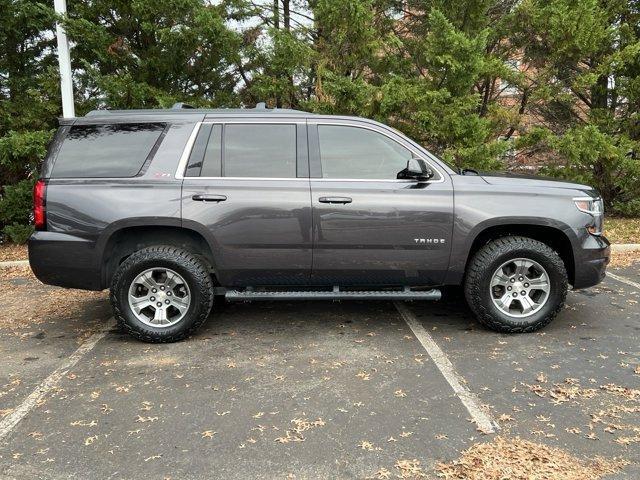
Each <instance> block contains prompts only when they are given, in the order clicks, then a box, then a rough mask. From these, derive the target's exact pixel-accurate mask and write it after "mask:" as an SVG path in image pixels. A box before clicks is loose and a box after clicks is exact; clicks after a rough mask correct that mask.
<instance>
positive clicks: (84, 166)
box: [51, 123, 164, 178]
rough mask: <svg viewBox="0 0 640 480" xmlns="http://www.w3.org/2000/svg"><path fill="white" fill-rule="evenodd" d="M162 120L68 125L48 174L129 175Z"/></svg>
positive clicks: (150, 145) (153, 139) (152, 142)
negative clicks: (137, 122) (116, 123)
mask: <svg viewBox="0 0 640 480" xmlns="http://www.w3.org/2000/svg"><path fill="white" fill-rule="evenodd" d="M163 129H164V124H158V123H152V124H150V123H145V124H121V125H82V126H74V127H71V129H70V130H69V133H68V134H67V136H66V138H65V140H64V142H63V144H62V146H61V147H60V151H59V152H58V156H57V158H56V160H55V163H54V165H53V172H52V173H51V176H52V177H82V178H86V177H133V176H135V175H136V174H137V173H138V172H139V171H140V169H141V168H142V165H143V164H144V161H145V160H146V159H147V156H148V155H149V153H150V152H151V149H152V148H153V146H154V145H155V143H156V141H157V140H158V138H159V137H160V134H161V133H162V130H163Z"/></svg>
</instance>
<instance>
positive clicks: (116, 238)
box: [97, 219, 216, 287]
mask: <svg viewBox="0 0 640 480" xmlns="http://www.w3.org/2000/svg"><path fill="white" fill-rule="evenodd" d="M176 220H177V222H173V221H165V222H162V221H158V219H155V221H154V222H153V223H148V222H142V223H135V224H134V223H127V224H126V225H120V226H118V227H116V228H112V229H110V231H109V232H108V235H103V237H102V238H101V239H100V241H99V242H98V245H97V247H98V249H99V251H101V252H102V255H101V256H100V269H101V272H102V285H103V287H108V286H109V284H110V283H111V279H112V278H113V275H114V273H115V270H116V269H117V268H118V266H119V265H120V264H121V263H122V262H123V261H124V260H125V259H126V258H127V257H128V256H129V255H131V254H132V253H133V252H135V251H137V250H140V249H142V248H145V247H150V246H153V245H173V246H176V247H180V248H183V249H185V250H187V251H188V252H190V253H192V254H194V255H196V256H198V257H200V258H202V259H203V260H204V261H205V262H206V263H207V265H208V266H209V268H210V270H211V271H212V273H214V274H215V271H216V261H215V258H214V254H213V252H214V248H212V246H211V244H210V241H209V240H208V239H207V238H206V237H205V235H203V233H202V232H201V231H198V230H196V229H194V228H189V227H184V226H182V225H181V222H180V219H176Z"/></svg>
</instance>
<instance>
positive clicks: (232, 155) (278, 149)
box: [222, 124, 296, 178]
mask: <svg viewBox="0 0 640 480" xmlns="http://www.w3.org/2000/svg"><path fill="white" fill-rule="evenodd" d="M223 145H224V161H223V169H222V172H223V175H224V176H225V177H262V178H295V176H296V126H295V125H284V124H283V125H256V124H252V125H248V124H246V125H238V124H227V125H225V127H224V142H223Z"/></svg>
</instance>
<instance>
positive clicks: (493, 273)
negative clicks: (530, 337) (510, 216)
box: [464, 237, 568, 333]
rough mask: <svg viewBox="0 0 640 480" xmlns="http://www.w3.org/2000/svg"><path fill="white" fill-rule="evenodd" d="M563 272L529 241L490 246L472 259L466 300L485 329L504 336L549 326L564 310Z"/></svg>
mask: <svg viewBox="0 0 640 480" xmlns="http://www.w3.org/2000/svg"><path fill="white" fill-rule="evenodd" d="M567 283H568V281H567V272H566V269H565V266H564V263H563V261H562V259H561V258H560V256H559V255H558V254H557V253H556V252H555V251H554V250H553V249H551V248H550V247H549V246H548V245H546V244H544V243H542V242H539V241H537V240H533V239H531V238H527V237H503V238H499V239H497V240H493V241H492V242H489V243H488V244H486V245H485V246H484V247H482V248H481V249H480V250H479V251H478V252H477V253H476V254H475V255H474V257H473V258H472V259H471V262H470V263H469V266H468V270H467V275H466V279H465V285H464V290H465V297H466V299H467V303H468V304H469V307H470V308H471V310H472V311H473V312H474V313H475V315H476V317H477V319H478V320H479V321H480V323H482V324H483V325H485V326H487V327H489V328H491V329H492V330H496V331H498V332H504V333H520V332H532V331H535V330H538V329H540V328H542V327H544V326H545V325H547V324H548V323H549V322H551V320H553V319H554V318H555V316H556V315H557V314H558V312H559V311H560V310H561V309H562V306H563V305H564V301H565V298H566V296H567Z"/></svg>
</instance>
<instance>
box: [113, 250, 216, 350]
mask: <svg viewBox="0 0 640 480" xmlns="http://www.w3.org/2000/svg"><path fill="white" fill-rule="evenodd" d="M110 299H111V305H112V306H113V311H114V315H115V317H116V320H117V322H118V325H119V327H120V328H121V329H123V330H125V331H126V332H127V333H129V334H131V335H132V336H134V337H136V338H138V339H140V340H143V341H145V342H152V343H159V342H175V341H178V340H181V339H183V338H185V337H186V336H188V335H189V334H191V333H192V332H194V331H195V330H196V329H197V328H198V327H200V326H201V325H202V324H203V323H204V322H205V321H206V319H207V317H208V316H209V312H210V311H211V306H212V304H213V283H212V281H211V275H210V274H209V271H208V269H207V267H206V265H205V264H204V263H203V262H202V261H201V260H200V259H198V258H197V257H195V256H194V255H192V254H191V253H189V252H187V251H185V250H182V249H179V248H176V247H171V246H157V247H148V248H144V249H142V250H138V251H137V252H134V253H133V254H131V255H130V256H129V257H127V259H125V261H124V262H122V264H120V266H119V267H118V269H117V271H116V273H115V275H114V276H113V280H112V282H111V295H110Z"/></svg>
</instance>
